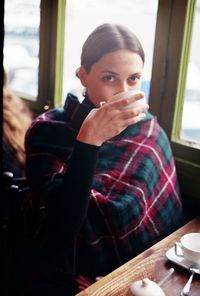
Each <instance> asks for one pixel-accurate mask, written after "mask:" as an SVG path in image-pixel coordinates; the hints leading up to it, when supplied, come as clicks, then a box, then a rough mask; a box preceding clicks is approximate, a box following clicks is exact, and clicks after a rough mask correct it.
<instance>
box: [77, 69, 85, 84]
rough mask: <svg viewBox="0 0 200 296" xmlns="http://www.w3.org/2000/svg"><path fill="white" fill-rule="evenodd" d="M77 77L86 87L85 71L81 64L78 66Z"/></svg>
mask: <svg viewBox="0 0 200 296" xmlns="http://www.w3.org/2000/svg"><path fill="white" fill-rule="evenodd" d="M77 74H78V78H79V79H80V81H81V83H82V85H83V86H85V87H87V72H86V70H85V68H84V67H83V66H81V67H80V68H79V71H78V73H77Z"/></svg>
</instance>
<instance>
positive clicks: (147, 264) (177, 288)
mask: <svg viewBox="0 0 200 296" xmlns="http://www.w3.org/2000/svg"><path fill="white" fill-rule="evenodd" d="M187 232H200V217H197V218H195V219H193V220H191V221H190V222H189V223H187V224H186V225H184V226H183V227H181V228H180V229H178V230H177V231H175V232H174V233H172V234H171V235H169V236H168V237H166V238H164V239H163V240H161V241H160V242H158V243H157V244H155V245H154V246H152V247H151V248H149V249H147V250H146V251H144V252H143V253H141V254H140V255H138V256H137V257H135V258H133V259H132V260H130V261H128V262H127V263H125V264H124V265H122V266H120V267H119V268H118V269H116V270H114V271H113V272H111V273H109V274H108V275H107V276H105V277H103V278H102V279H101V280H99V281H98V282H96V283H94V284H93V285H91V286H89V287H88V288H87V289H85V290H84V291H82V292H80V293H79V294H77V295H78V296H86V295H87V296H88V295H92V296H97V295H98V296H104V295H106V296H111V295H115V296H120V295H123V296H125V295H127V294H128V290H129V286H130V284H131V283H132V282H134V281H136V280H141V279H143V278H145V277H148V278H149V279H151V280H153V281H155V282H158V281H159V280H160V279H162V278H163V277H164V276H165V275H166V274H167V272H168V270H169V268H171V267H173V268H174V269H175V272H174V273H173V274H172V276H171V277H170V279H168V281H166V282H165V283H164V284H163V285H162V289H163V291H164V292H165V294H166V296H178V295H180V292H181V290H182V288H183V286H184V285H185V283H186V282H187V280H188V278H189V276H190V272H189V271H188V270H187V269H184V268H183V267H181V266H178V265H176V264H175V263H173V262H171V261H169V260H168V259H167V258H166V256H165V253H166V251H167V250H169V249H170V248H171V247H173V246H174V243H175V242H177V241H179V239H180V237H181V236H182V235H183V234H185V233H187ZM190 295H191V296H200V275H198V274H195V276H194V279H193V282H192V286H191V294H190Z"/></svg>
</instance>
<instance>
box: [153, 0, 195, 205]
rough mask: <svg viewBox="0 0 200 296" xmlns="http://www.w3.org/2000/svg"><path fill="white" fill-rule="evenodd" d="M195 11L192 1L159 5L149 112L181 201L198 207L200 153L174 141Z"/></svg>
mask: <svg viewBox="0 0 200 296" xmlns="http://www.w3.org/2000/svg"><path fill="white" fill-rule="evenodd" d="M194 7H195V1H194V0H188V1H187V0H169V1H162V0H161V1H159V8H158V19H157V30H156V40H155V49H154V63H153V71H152V84H151V92H150V107H151V110H150V111H151V112H152V113H153V114H155V115H156V116H157V118H158V121H159V122H160V124H161V126H162V127H163V128H164V129H165V131H166V132H167V134H168V137H169V139H170V141H171V146H172V150H173V154H174V156H175V161H176V166H177V172H178V177H179V182H180V187H181V192H182V196H183V198H184V199H185V200H188V201H192V202H195V203H196V202H197V203H199V202H200V187H199V180H200V151H199V149H198V148H197V147H195V145H189V143H187V142H184V141H179V140H178V139H177V138H178V137H177V135H179V131H180V122H181V115H180V114H181V113H182V106H183V94H184V90H185V77H186V73H187V64H188V56H189V48H190V40H191V32H192V30H191V29H192V20H193V16H194ZM183 59H186V60H185V61H184V62H183Z"/></svg>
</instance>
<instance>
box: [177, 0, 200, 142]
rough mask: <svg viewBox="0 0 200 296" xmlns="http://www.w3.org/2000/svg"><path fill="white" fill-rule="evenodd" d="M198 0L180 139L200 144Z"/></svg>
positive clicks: (199, 17) (199, 13) (199, 9)
mask: <svg viewBox="0 0 200 296" xmlns="http://www.w3.org/2000/svg"><path fill="white" fill-rule="evenodd" d="M199 28H200V0H197V3H196V10H195V18H194V27H193V33H192V43H191V51H190V59H189V64H188V72H187V80H186V91H185V96H184V108H183V117H182V129H181V138H182V139H185V140H190V141H192V142H195V143H198V144H200V55H199V51H200V35H199Z"/></svg>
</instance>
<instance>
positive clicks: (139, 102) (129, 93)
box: [108, 90, 146, 109]
mask: <svg viewBox="0 0 200 296" xmlns="http://www.w3.org/2000/svg"><path fill="white" fill-rule="evenodd" d="M141 93H142V94H143V95H144V93H143V92H142V91H141V90H128V91H124V92H120V93H117V94H116V95H114V96H112V97H111V98H109V99H108V102H111V101H113V100H118V99H125V98H127V99H128V98H130V97H132V96H134V95H136V94H141ZM145 103H146V99H145V96H144V97H143V98H141V99H139V100H136V101H135V102H133V103H131V104H129V105H128V106H126V107H125V109H129V108H135V107H139V106H141V105H144V104H145Z"/></svg>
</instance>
